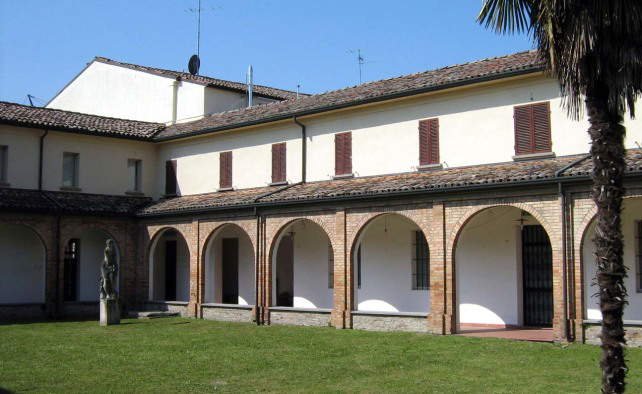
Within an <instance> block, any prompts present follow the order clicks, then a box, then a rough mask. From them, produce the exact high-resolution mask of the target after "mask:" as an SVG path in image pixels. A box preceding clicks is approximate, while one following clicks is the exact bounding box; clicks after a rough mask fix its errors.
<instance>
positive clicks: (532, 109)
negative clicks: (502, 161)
mask: <svg viewBox="0 0 642 394" xmlns="http://www.w3.org/2000/svg"><path fill="white" fill-rule="evenodd" d="M513 118H514V120H515V155H527V154H533V153H546V152H550V151H551V111H550V105H549V103H548V101H547V102H544V103H536V104H528V105H520V106H517V107H514V114H513Z"/></svg>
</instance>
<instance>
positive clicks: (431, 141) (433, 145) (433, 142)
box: [419, 118, 439, 166]
mask: <svg viewBox="0 0 642 394" xmlns="http://www.w3.org/2000/svg"><path fill="white" fill-rule="evenodd" d="M432 164H439V119H437V118H435V119H426V120H422V121H420V122H419V165H420V166H429V165H432Z"/></svg>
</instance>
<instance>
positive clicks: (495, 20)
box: [477, 0, 532, 33]
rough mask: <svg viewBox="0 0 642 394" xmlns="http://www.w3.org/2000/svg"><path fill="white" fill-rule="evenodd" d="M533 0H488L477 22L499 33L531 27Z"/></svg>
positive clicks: (518, 31)
mask: <svg viewBox="0 0 642 394" xmlns="http://www.w3.org/2000/svg"><path fill="white" fill-rule="evenodd" d="M531 6H532V0H488V1H486V2H485V3H484V6H483V7H482V9H481V11H480V12H479V15H478V16H477V22H479V23H480V24H484V26H485V27H486V28H492V29H494V30H495V31H496V32H497V33H515V32H517V33H520V32H523V31H527V30H529V29H530V27H531Z"/></svg>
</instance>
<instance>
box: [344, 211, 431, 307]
mask: <svg viewBox="0 0 642 394" xmlns="http://www.w3.org/2000/svg"><path fill="white" fill-rule="evenodd" d="M429 256H430V253H429V250H428V243H427V241H426V236H425V234H424V233H423V231H422V230H421V229H420V228H419V226H417V224H415V223H414V222H413V221H411V220H410V219H408V218H406V217H405V216H402V215H399V214H385V215H381V216H378V217H376V218H374V219H373V220H371V221H370V222H369V223H368V224H367V225H366V226H365V227H364V228H363V229H362V230H361V233H360V234H359V236H358V238H357V240H356V241H355V244H354V245H353V247H352V264H353V271H352V272H353V276H352V277H353V289H354V291H353V295H354V297H353V298H354V299H353V305H354V309H355V310H356V311H364V312H390V313H396V312H415V313H428V312H429V311H430V291H429V285H430V260H429Z"/></svg>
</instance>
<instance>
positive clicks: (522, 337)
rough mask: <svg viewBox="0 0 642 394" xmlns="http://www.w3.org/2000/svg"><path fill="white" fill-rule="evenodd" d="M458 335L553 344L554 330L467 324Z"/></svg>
mask: <svg viewBox="0 0 642 394" xmlns="http://www.w3.org/2000/svg"><path fill="white" fill-rule="evenodd" d="M456 335H460V336H465V337H480V338H504V339H513V340H517V341H532V342H553V329H552V328H550V327H510V328H489V327H487V326H486V327H484V326H476V325H473V324H465V325H462V327H461V328H460V330H459V333H457V334H456Z"/></svg>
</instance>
